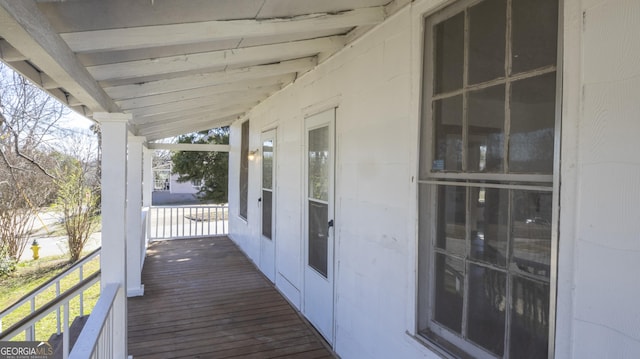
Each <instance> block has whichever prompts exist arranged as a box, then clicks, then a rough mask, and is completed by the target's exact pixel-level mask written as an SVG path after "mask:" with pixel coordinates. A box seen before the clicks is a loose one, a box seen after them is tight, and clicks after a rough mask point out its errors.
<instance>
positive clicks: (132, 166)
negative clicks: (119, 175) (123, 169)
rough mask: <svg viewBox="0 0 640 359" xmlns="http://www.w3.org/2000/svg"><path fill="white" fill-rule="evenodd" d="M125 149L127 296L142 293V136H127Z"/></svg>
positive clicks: (143, 242)
mask: <svg viewBox="0 0 640 359" xmlns="http://www.w3.org/2000/svg"><path fill="white" fill-rule="evenodd" d="M128 140H129V143H128V146H127V148H128V151H127V296H128V297H137V296H141V295H143V294H144V286H143V285H142V256H144V254H145V253H144V251H145V248H144V245H145V241H144V238H143V237H142V233H143V231H142V228H143V227H142V226H143V225H144V224H143V223H142V144H143V142H144V137H136V136H129V138H128Z"/></svg>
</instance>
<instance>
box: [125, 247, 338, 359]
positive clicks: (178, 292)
mask: <svg viewBox="0 0 640 359" xmlns="http://www.w3.org/2000/svg"><path fill="white" fill-rule="evenodd" d="M142 278H143V279H142V282H143V283H144V286H145V288H144V289H145V293H144V296H143V297H137V298H130V299H129V302H128V303H129V307H128V309H129V313H128V316H129V354H131V355H133V357H134V359H138V358H333V356H332V354H331V352H330V351H329V350H327V349H326V347H325V345H324V344H323V342H322V341H321V339H320V338H319V337H318V335H317V333H315V332H314V331H313V329H312V328H311V327H310V326H309V325H308V324H307V323H306V321H304V320H303V319H302V318H301V317H300V316H299V315H298V314H297V312H296V311H295V309H294V308H293V307H291V305H290V304H289V303H288V302H287V301H286V300H285V299H284V298H283V297H282V296H281V295H280V293H278V291H277V290H276V289H274V288H273V286H272V285H271V283H270V282H269V281H268V280H267V279H265V277H264V276H262V274H261V273H259V272H258V271H257V270H256V268H255V267H254V266H253V265H252V264H251V262H250V261H249V260H248V259H247V258H246V257H245V256H244V254H242V252H241V251H240V250H238V248H237V247H236V246H235V244H233V242H231V240H229V239H228V238H226V237H219V238H207V239H189V240H173V241H162V242H154V243H153V244H152V245H151V246H150V247H149V250H148V257H147V259H146V262H145V267H144V271H143V274H142Z"/></svg>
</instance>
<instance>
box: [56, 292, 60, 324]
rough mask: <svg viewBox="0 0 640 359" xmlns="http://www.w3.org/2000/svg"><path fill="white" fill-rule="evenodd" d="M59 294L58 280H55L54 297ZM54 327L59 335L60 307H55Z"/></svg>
mask: <svg viewBox="0 0 640 359" xmlns="http://www.w3.org/2000/svg"><path fill="white" fill-rule="evenodd" d="M59 296H60V281H59V280H58V281H56V298H58V297H59ZM56 329H57V332H56V333H58V335H60V307H58V309H56Z"/></svg>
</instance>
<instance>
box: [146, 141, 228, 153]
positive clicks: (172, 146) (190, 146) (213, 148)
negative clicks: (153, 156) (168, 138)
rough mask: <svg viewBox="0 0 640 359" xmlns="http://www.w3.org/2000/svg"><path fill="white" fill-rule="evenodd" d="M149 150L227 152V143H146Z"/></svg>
mask: <svg viewBox="0 0 640 359" xmlns="http://www.w3.org/2000/svg"><path fill="white" fill-rule="evenodd" d="M147 148H148V149H150V150H169V151H194V152H229V145H211V144H205V143H155V142H153V143H148V144H147Z"/></svg>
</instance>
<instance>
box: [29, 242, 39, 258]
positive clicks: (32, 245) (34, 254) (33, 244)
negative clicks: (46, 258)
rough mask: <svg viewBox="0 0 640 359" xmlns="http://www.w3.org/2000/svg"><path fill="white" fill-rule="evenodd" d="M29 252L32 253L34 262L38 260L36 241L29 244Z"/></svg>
mask: <svg viewBox="0 0 640 359" xmlns="http://www.w3.org/2000/svg"><path fill="white" fill-rule="evenodd" d="M31 251H32V252H33V259H34V260H36V259H38V258H40V254H39V253H38V252H40V245H39V244H38V241H33V243H31Z"/></svg>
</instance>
